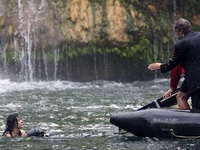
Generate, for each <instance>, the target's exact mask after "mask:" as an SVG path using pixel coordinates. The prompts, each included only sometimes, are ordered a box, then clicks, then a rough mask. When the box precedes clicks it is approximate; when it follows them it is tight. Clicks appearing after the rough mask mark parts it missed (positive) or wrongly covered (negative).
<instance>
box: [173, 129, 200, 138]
mask: <svg viewBox="0 0 200 150" xmlns="http://www.w3.org/2000/svg"><path fill="white" fill-rule="evenodd" d="M170 131H171V135H172V136H174V137H177V138H184V139H199V138H200V136H184V135H177V134H175V133H174V130H173V129H170Z"/></svg>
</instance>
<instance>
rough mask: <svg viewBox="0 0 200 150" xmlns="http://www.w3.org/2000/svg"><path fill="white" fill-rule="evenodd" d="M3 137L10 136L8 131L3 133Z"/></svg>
mask: <svg viewBox="0 0 200 150" xmlns="http://www.w3.org/2000/svg"><path fill="white" fill-rule="evenodd" d="M3 136H4V137H12V136H11V135H10V133H9V132H6V133H4V135H3Z"/></svg>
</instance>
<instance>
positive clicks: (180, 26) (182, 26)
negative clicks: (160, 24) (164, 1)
mask: <svg viewBox="0 0 200 150" xmlns="http://www.w3.org/2000/svg"><path fill="white" fill-rule="evenodd" d="M174 28H175V31H178V32H182V33H183V34H185V35H186V34H188V33H189V32H190V31H192V30H193V29H192V25H191V23H190V22H189V21H188V20H186V19H183V18H181V19H179V20H177V21H176V22H175V27H174Z"/></svg>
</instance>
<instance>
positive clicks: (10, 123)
mask: <svg viewBox="0 0 200 150" xmlns="http://www.w3.org/2000/svg"><path fill="white" fill-rule="evenodd" d="M17 117H19V115H18V114H17V113H15V114H11V115H9V116H8V118H7V121H6V130H5V131H4V133H3V135H4V134H5V133H7V132H9V134H10V135H11V136H12V131H13V129H14V126H15V124H17V125H18V122H17ZM21 135H22V133H21V132H19V136H21Z"/></svg>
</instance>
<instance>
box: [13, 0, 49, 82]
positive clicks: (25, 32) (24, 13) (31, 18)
mask: <svg viewBox="0 0 200 150" xmlns="http://www.w3.org/2000/svg"><path fill="white" fill-rule="evenodd" d="M45 10H46V1H45V0H41V1H40V3H38V4H37V3H36V2H35V1H34V0H29V1H23V0H18V16H19V18H18V28H17V31H16V33H15V37H14V46H15V52H14V59H15V62H16V64H17V65H16V66H18V72H19V79H20V80H25V81H33V80H34V76H35V65H36V59H37V57H36V53H37V44H36V42H35V41H36V40H37V38H38V36H39V35H36V33H35V31H36V29H37V28H38V24H39V22H41V21H42V20H45V15H44V13H46V12H45ZM45 69H46V68H45ZM46 72H47V71H46Z"/></svg>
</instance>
